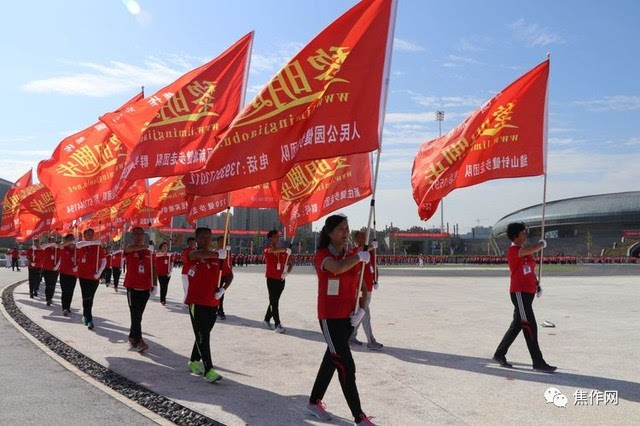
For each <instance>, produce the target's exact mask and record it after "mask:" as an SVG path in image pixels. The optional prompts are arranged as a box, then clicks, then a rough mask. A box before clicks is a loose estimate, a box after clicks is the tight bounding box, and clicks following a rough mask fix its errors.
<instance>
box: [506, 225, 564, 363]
mask: <svg viewBox="0 0 640 426" xmlns="http://www.w3.org/2000/svg"><path fill="white" fill-rule="evenodd" d="M527 234H528V230H527V227H526V225H525V224H524V223H510V224H509V225H508V226H507V237H509V239H510V240H511V247H509V249H508V251H507V262H508V263H509V270H510V271H511V285H510V287H509V293H510V296H511V303H513V306H514V307H515V309H514V310H513V321H512V322H511V325H510V326H509V329H508V330H507V332H506V333H505V335H504V337H503V338H502V341H501V342H500V344H499V345H498V348H497V349H496V352H495V354H494V355H493V359H494V360H496V361H498V363H499V364H500V365H501V366H502V367H507V368H511V367H512V365H511V364H510V363H508V362H507V358H506V356H507V351H508V350H509V347H510V346H511V344H512V343H513V341H514V340H515V339H516V337H517V336H518V333H520V330H522V333H523V334H524V338H525V341H526V342H527V348H528V349H529V354H530V355H531V359H532V360H533V369H534V370H538V371H542V372H545V373H553V372H554V371H556V369H557V367H554V366H552V365H549V364H547V363H546V361H545V360H544V358H543V357H542V352H541V351H540V346H539V345H538V325H537V324H536V317H535V316H534V314H533V306H532V305H533V298H534V297H535V296H536V294H537V295H538V297H540V296H541V295H542V287H540V285H539V282H538V278H537V277H536V274H535V272H534V270H535V267H536V262H535V260H534V259H533V257H531V255H532V254H534V253H537V252H539V251H540V250H542V249H543V248H545V247H546V245H547V243H546V241H545V240H540V241H539V242H538V244H536V245H534V246H531V247H527V246H526V245H525V242H526V241H527Z"/></svg>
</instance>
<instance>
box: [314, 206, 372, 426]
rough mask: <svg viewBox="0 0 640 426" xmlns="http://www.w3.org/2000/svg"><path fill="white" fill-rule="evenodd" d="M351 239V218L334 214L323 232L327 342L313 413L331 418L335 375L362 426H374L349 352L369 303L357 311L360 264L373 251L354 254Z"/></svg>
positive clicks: (320, 260) (319, 268) (321, 310)
mask: <svg viewBox="0 0 640 426" xmlns="http://www.w3.org/2000/svg"><path fill="white" fill-rule="evenodd" d="M348 239H349V224H348V222H347V218H346V216H343V215H332V216H329V217H328V218H327V220H326V221H325V224H324V226H323V228H322V231H321V232H320V242H319V244H318V251H317V252H316V257H315V267H316V274H317V275H318V319H319V320H320V328H321V329H322V334H323V335H324V339H325V340H326V342H327V346H328V347H327V350H326V351H325V354H324V358H323V359H322V364H320V369H319V370H318V375H317V376H316V381H315V383H314V384H313V389H312V391H311V396H310V397H309V404H307V411H309V412H310V413H311V414H313V415H314V416H316V417H317V418H319V419H320V420H323V421H328V420H329V419H330V418H331V416H329V414H328V413H327V412H326V411H325V406H324V403H323V402H322V398H323V397H324V394H325V392H326V391H327V388H328V387H329V383H331V378H332V377H333V374H334V372H335V371H336V370H337V371H338V379H339V380H340V386H341V387H342V393H343V394H344V396H345V398H346V400H347V404H349V409H350V410H351V414H352V415H353V418H354V420H355V422H356V424H358V425H372V424H373V423H371V420H370V419H369V418H368V417H367V416H366V415H365V414H364V413H363V411H362V407H361V406H360V396H359V395H358V388H357V387H356V365H355V362H354V361H353V357H352V356H351V350H350V348H349V337H350V336H351V334H352V333H353V328H354V327H355V326H357V325H358V324H359V323H360V321H361V320H362V317H363V316H364V313H365V311H364V309H363V307H364V305H363V304H364V299H360V308H359V309H358V310H357V312H355V313H354V312H353V310H354V307H355V302H356V297H359V293H360V290H359V289H358V285H359V281H360V275H359V271H360V269H361V268H360V267H358V265H359V264H360V263H363V264H365V265H366V264H367V263H369V260H370V255H369V252H368V251H360V252H358V253H355V254H354V253H351V252H349V251H348V250H347V247H346V244H347V240H348Z"/></svg>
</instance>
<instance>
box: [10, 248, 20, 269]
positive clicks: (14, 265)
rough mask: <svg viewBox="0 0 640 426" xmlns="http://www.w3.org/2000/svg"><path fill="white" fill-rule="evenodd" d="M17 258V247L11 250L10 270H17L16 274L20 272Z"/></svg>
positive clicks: (18, 255) (18, 250)
mask: <svg viewBox="0 0 640 426" xmlns="http://www.w3.org/2000/svg"><path fill="white" fill-rule="evenodd" d="M19 257H20V249H19V248H18V246H15V247H14V248H13V249H12V250H11V270H12V271H15V270H16V268H17V269H18V272H20V264H19V263H18V258H19Z"/></svg>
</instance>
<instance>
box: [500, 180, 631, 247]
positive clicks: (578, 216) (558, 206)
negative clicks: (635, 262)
mask: <svg viewBox="0 0 640 426" xmlns="http://www.w3.org/2000/svg"><path fill="white" fill-rule="evenodd" d="M511 222H524V223H526V224H527V225H529V226H530V227H532V228H536V227H540V226H541V222H542V204H537V205H535V206H531V207H527V208H524V209H521V210H517V211H515V212H513V213H511V214H508V215H506V216H505V217H503V218H502V219H500V220H499V221H497V222H496V224H495V225H494V226H493V231H492V232H493V235H496V236H499V235H502V234H504V233H505V232H506V231H507V225H508V224H509V223H511ZM620 222H625V223H627V222H635V223H640V191H630V192H617V193H613V194H600V195H589V196H586V197H576V198H566V199H564V200H557V201H548V202H547V205H546V209H545V227H546V226H554V225H555V226H557V225H577V224H589V223H600V224H601V223H620Z"/></svg>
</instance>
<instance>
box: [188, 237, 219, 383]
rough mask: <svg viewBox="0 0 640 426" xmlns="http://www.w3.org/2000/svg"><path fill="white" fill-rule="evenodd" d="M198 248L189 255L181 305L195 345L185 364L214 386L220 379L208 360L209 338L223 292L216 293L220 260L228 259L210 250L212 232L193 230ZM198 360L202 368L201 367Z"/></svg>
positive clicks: (209, 353)
mask: <svg viewBox="0 0 640 426" xmlns="http://www.w3.org/2000/svg"><path fill="white" fill-rule="evenodd" d="M196 240H197V248H195V249H193V250H191V251H190V252H189V255H188V260H189V270H188V271H187V287H186V296H185V300H184V303H185V304H186V305H188V307H189V316H190V317H191V325H192V326H193V333H194V334H195V342H194V343H193V349H192V350H191V358H190V359H189V362H188V364H187V367H188V368H189V370H191V372H192V373H194V374H204V378H205V380H206V381H207V382H209V383H213V382H217V381H218V380H220V379H222V376H221V375H220V374H218V373H217V372H216V371H215V370H214V369H213V362H212V361H211V344H210V335H211V330H212V329H213V326H214V325H215V323H216V313H217V310H218V305H219V303H220V298H221V297H222V295H223V293H224V291H222V289H218V290H216V286H217V284H218V276H219V271H220V269H219V268H220V260H224V259H226V257H227V251H226V250H225V249H219V250H212V248H211V229H209V228H197V229H196ZM200 361H202V364H203V365H204V369H203V368H202V367H201V366H200Z"/></svg>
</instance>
